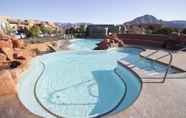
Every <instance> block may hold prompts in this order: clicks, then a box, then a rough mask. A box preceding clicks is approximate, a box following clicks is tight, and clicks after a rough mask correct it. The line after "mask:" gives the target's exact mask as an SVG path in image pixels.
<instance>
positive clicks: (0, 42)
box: [0, 39, 13, 48]
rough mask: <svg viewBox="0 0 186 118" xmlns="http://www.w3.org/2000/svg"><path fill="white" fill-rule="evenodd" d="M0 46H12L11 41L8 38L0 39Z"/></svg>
mask: <svg viewBox="0 0 186 118" xmlns="http://www.w3.org/2000/svg"><path fill="white" fill-rule="evenodd" d="M0 48H13V45H12V41H11V40H9V39H0Z"/></svg>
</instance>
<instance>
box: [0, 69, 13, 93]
mask: <svg viewBox="0 0 186 118" xmlns="http://www.w3.org/2000/svg"><path fill="white" fill-rule="evenodd" d="M7 94H16V84H15V81H14V80H13V78H12V76H11V73H10V71H8V70H3V71H0V96H2V95H7Z"/></svg>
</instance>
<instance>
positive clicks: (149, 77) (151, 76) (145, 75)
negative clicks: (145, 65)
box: [118, 60, 186, 82]
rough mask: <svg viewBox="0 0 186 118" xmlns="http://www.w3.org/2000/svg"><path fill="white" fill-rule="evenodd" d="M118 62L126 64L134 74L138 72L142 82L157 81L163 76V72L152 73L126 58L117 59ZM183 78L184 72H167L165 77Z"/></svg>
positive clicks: (184, 76)
mask: <svg viewBox="0 0 186 118" xmlns="http://www.w3.org/2000/svg"><path fill="white" fill-rule="evenodd" d="M118 62H119V63H120V64H123V65H125V66H127V67H128V68H130V69H131V70H132V71H134V72H135V73H136V74H138V75H139V76H140V77H141V78H142V79H143V82H159V81H161V79H162V78H163V77H164V74H160V73H156V72H154V73H150V72H147V71H145V70H144V69H140V68H138V67H136V66H135V65H133V64H131V63H130V62H128V61H126V60H119V61H118ZM185 78H186V72H182V73H175V74H168V76H167V79H185Z"/></svg>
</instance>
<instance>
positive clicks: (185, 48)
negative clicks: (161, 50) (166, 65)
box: [174, 47, 186, 53]
mask: <svg viewBox="0 0 186 118" xmlns="http://www.w3.org/2000/svg"><path fill="white" fill-rule="evenodd" d="M183 50H186V47H184V48H181V49H179V50H177V51H175V52H174V53H178V52H180V51H183Z"/></svg>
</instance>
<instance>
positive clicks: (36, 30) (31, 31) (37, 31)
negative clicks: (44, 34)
mask: <svg viewBox="0 0 186 118" xmlns="http://www.w3.org/2000/svg"><path fill="white" fill-rule="evenodd" d="M40 32H41V30H40V27H39V26H37V25H34V26H32V27H31V28H30V29H29V34H30V36H31V37H38V36H39V34H40Z"/></svg>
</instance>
